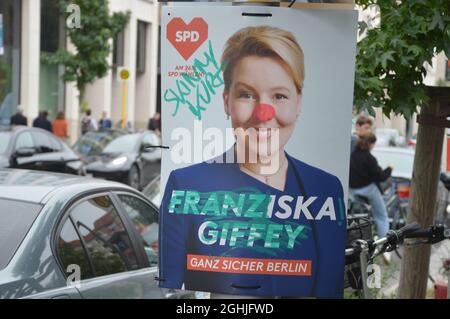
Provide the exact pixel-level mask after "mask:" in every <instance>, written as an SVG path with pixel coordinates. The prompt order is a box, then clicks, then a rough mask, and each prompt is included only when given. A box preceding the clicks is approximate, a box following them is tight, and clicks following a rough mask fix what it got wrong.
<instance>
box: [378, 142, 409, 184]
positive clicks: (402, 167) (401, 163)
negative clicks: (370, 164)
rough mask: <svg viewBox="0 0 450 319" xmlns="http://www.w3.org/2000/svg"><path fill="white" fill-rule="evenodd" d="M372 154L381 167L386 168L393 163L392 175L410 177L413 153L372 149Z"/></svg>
mask: <svg viewBox="0 0 450 319" xmlns="http://www.w3.org/2000/svg"><path fill="white" fill-rule="evenodd" d="M372 154H373V156H375V157H376V159H377V161H378V165H380V166H381V167H382V168H386V167H387V166H388V165H390V164H393V165H394V171H393V176H396V175H401V176H408V177H410V178H411V176H412V171H413V164H414V154H413V153H400V152H388V151H381V150H376V149H374V150H373V151H372Z"/></svg>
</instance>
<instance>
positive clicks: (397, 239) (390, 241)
mask: <svg viewBox="0 0 450 319" xmlns="http://www.w3.org/2000/svg"><path fill="white" fill-rule="evenodd" d="M406 238H425V239H427V240H426V241H425V242H423V243H427V244H435V243H438V242H440V241H442V240H444V239H446V238H450V229H447V228H446V227H445V226H443V225H438V226H431V227H429V228H427V229H422V228H421V227H420V225H419V224H418V223H417V222H414V223H411V224H408V225H405V226H403V227H402V228H400V229H399V230H390V231H389V232H388V233H387V234H386V237H382V238H380V239H378V240H376V241H364V240H355V241H354V242H352V248H348V249H346V250H345V255H346V256H349V255H353V254H359V253H361V250H362V249H361V245H364V244H365V245H368V247H369V251H370V252H373V251H374V250H375V248H377V247H378V246H382V248H381V251H382V252H384V251H392V250H394V249H395V248H396V246H397V245H398V244H401V243H403V240H404V239H406Z"/></svg>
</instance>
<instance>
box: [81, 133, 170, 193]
mask: <svg viewBox="0 0 450 319" xmlns="http://www.w3.org/2000/svg"><path fill="white" fill-rule="evenodd" d="M160 145H161V139H160V138H159V137H158V135H156V134H155V133H154V132H151V131H145V132H142V133H133V134H126V135H121V136H118V137H116V138H114V139H113V140H111V141H110V142H109V143H108V144H107V145H106V146H105V147H104V148H103V150H102V151H101V153H100V154H98V155H94V156H92V157H90V156H87V157H85V161H86V163H87V165H86V171H87V174H88V175H89V174H90V175H92V176H93V177H100V178H105V179H109V180H114V181H118V182H122V183H125V184H127V185H130V186H131V187H133V188H136V189H142V188H143V187H145V185H147V184H148V183H149V182H150V181H151V180H152V179H153V178H154V177H156V176H157V175H159V173H160V169H161V149H160V148H158V147H155V146H160Z"/></svg>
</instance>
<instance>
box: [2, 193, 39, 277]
mask: <svg viewBox="0 0 450 319" xmlns="http://www.w3.org/2000/svg"><path fill="white" fill-rule="evenodd" d="M0 207H1V208H2V209H0V270H1V269H3V268H5V267H6V266H7V265H8V263H9V261H10V260H11V258H12V257H13V256H14V253H15V252H16V250H17V248H18V247H19V245H20V243H21V242H22V240H23V239H24V237H25V235H26V233H27V232H28V230H29V229H30V227H31V225H32V224H33V222H34V220H35V219H36V217H37V215H38V214H39V211H40V210H41V208H42V206H41V205H39V204H34V203H27V202H22V201H15V200H8V199H0Z"/></svg>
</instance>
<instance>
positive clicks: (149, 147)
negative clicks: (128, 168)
mask: <svg viewBox="0 0 450 319" xmlns="http://www.w3.org/2000/svg"><path fill="white" fill-rule="evenodd" d="M154 150H155V148H154V147H152V145H150V144H142V145H141V151H142V152H143V153H151V152H153V151H154Z"/></svg>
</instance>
